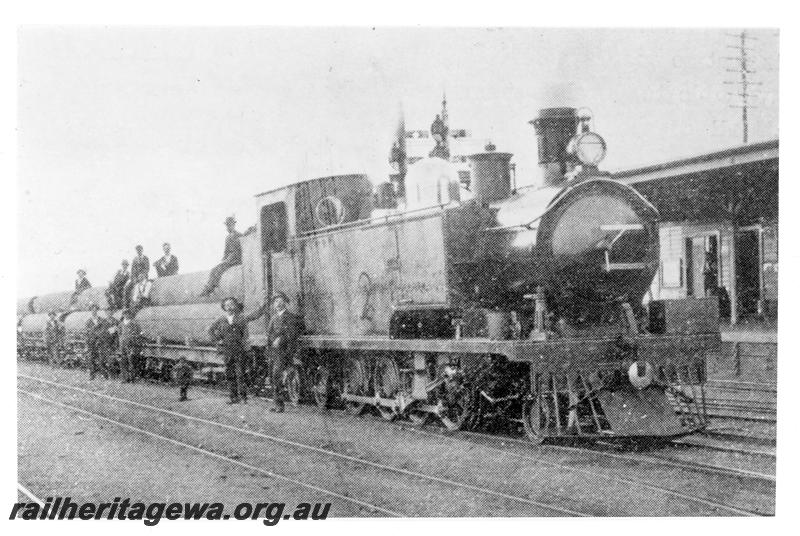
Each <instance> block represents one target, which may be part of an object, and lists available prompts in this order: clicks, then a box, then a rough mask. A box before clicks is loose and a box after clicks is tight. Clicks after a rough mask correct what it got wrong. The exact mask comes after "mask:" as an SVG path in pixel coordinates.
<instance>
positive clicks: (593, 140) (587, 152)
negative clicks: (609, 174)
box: [568, 132, 606, 166]
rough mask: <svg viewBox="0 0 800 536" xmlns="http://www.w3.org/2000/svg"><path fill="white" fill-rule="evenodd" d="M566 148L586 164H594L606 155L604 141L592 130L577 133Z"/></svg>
mask: <svg viewBox="0 0 800 536" xmlns="http://www.w3.org/2000/svg"><path fill="white" fill-rule="evenodd" d="M568 150H569V151H570V152H572V153H573V154H574V155H575V156H576V157H577V158H578V160H580V162H581V163H582V164H584V165H587V166H596V165H597V164H599V163H600V162H602V161H603V159H604V158H605V157H606V141H605V140H604V139H603V138H602V137H600V135H599V134H596V133H594V132H584V133H583V134H578V135H577V136H575V137H574V138H572V140H571V141H570V144H569V147H568Z"/></svg>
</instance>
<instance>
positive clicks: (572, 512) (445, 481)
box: [18, 374, 743, 517]
mask: <svg viewBox="0 0 800 536" xmlns="http://www.w3.org/2000/svg"><path fill="white" fill-rule="evenodd" d="M18 376H19V377H21V378H24V379H28V380H32V381H38V382H40V383H44V384H48V385H51V386H55V387H58V388H61V389H69V390H73V391H76V392H80V393H83V394H86V395H93V396H96V397H98V398H103V399H106V400H111V401H114V402H119V403H122V404H128V405H131V406H134V407H137V408H141V409H146V410H149V411H154V412H158V413H161V414H164V415H170V416H172V417H178V418H182V419H186V420H188V421H193V422H196V423H202V424H205V425H209V426H214V427H217V428H220V429H223V430H226V431H228V432H236V433H241V434H245V435H249V436H252V437H257V438H259V439H263V440H267V441H271V442H274V443H279V444H282V445H285V446H290V447H294V448H297V449H301V450H306V451H311V452H314V453H316V454H323V455H325V456H329V457H333V458H336V459H338V460H343V461H346V462H349V463H352V464H355V465H360V466H362V467H363V466H366V467H370V468H372V469H377V470H380V471H384V472H387V473H393V474H394V475H403V476H405V477H412V478H416V479H421V480H426V481H429V482H434V483H436V484H439V485H444V486H449V487H451V488H460V489H464V490H468V491H471V492H475V493H479V494H482V495H488V496H492V497H495V498H499V499H503V500H507V501H513V502H517V503H521V504H525V505H527V506H533V507H536V508H539V509H541V510H545V511H548V512H550V513H555V514H557V515H566V516H579V517H584V516H590V515H592V514H591V512H582V511H579V510H576V509H571V508H565V507H562V506H559V505H554V504H547V503H544V502H541V501H536V500H532V499H529V498H526V497H523V496H521V495H514V494H510V493H506V492H502V491H498V490H495V489H491V488H488V487H482V486H476V485H473V484H469V483H466V482H460V481H456V480H453V479H449V478H443V477H439V476H436V475H431V474H426V473H422V472H418V471H413V470H409V469H405V468H402V467H395V466H391V465H387V464H382V463H377V462H373V461H370V460H366V459H363V458H359V457H357V456H352V455H349V454H344V453H341V452H338V451H334V450H332V449H326V448H322V447H317V446H314V445H308V444H305V443H301V442H298V441H293V440H290V439H286V438H281V437H278V436H274V435H270V434H266V433H263V432H258V431H255V430H250V429H246V428H242V427H239V426H233V425H229V424H225V423H221V422H218V421H213V420H209V419H204V418H201V417H195V416H192V415H187V414H185V413H181V412H176V411H172V410H168V409H165V408H160V407H157V406H153V405H150V404H144V403H141V402H136V401H133V400H129V399H126V398H121V397H115V396H112V395H108V394H105V393H97V392H94V391H91V390H89V389H83V388H80V387H76V386H72V385H68V384H64V383H61V382H52V381H49V380H44V379H42V378H36V377H33V376H27V375H23V374H19V375H18ZM18 390H20V391H21V392H23V393H25V394H28V395H31V396H36V397H37V398H42V399H44V398H45V397H41V396H40V395H35V394H34V393H31V392H28V391H24V390H21V389H18ZM46 401H47V402H50V403H55V404H56V405H59V406H62V407H67V408H69V409H72V410H75V411H78V412H82V413H85V414H89V415H91V416H95V417H97V418H99V419H101V420H106V421H109V422H112V423H115V424H117V425H119V426H123V427H125V428H128V429H131V430H136V431H139V432H142V433H146V435H149V436H151V437H156V438H160V439H164V440H166V441H169V442H171V443H173V444H180V445H182V446H187V448H191V449H192V450H195V451H197V452H203V453H209V455H211V454H214V457H219V456H221V455H217V454H216V453H212V452H211V451H207V450H205V449H202V448H199V447H195V446H193V445H189V444H188V443H183V442H180V441H176V440H173V439H171V438H168V437H166V436H162V435H161V434H155V433H153V432H149V431H147V430H144V429H141V428H138V427H134V426H131V425H128V424H125V423H122V422H120V421H117V420H115V419H110V418H108V417H106V416H103V415H100V414H98V413H95V412H91V411H88V410H85V409H83V408H79V407H77V406H73V405H71V404H63V403H60V402H56V401H53V400H50V399H47V400H46ZM222 457H223V458H226V459H228V458H227V457H224V456H222ZM231 460H232V461H237V460H233V459H232V458H231ZM237 463H238V462H237ZM249 467H252V466H249ZM249 467H248V468H249ZM259 472H262V473H265V474H266V473H270V472H269V471H266V472H265V471H264V470H259ZM278 478H279V479H283V478H280V477H278ZM298 483H299V484H300V485H304V487H310V486H309V485H308V484H306V483H300V482H299V481H298ZM317 491H325V492H328V491H330V490H323V489H322V488H319V489H317ZM344 497H346V496H344ZM401 515H402V514H401ZM740 515H743V514H740ZM406 517H408V516H406Z"/></svg>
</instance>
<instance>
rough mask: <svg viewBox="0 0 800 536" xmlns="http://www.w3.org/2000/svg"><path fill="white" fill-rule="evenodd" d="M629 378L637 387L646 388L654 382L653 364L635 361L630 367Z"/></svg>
mask: <svg viewBox="0 0 800 536" xmlns="http://www.w3.org/2000/svg"><path fill="white" fill-rule="evenodd" d="M628 379H629V380H630V382H631V385H633V386H634V387H636V388H637V389H644V388H645V387H647V386H649V385H650V384H651V383H653V365H651V364H650V363H648V362H647V361H634V363H633V364H632V365H631V366H630V368H629V369H628Z"/></svg>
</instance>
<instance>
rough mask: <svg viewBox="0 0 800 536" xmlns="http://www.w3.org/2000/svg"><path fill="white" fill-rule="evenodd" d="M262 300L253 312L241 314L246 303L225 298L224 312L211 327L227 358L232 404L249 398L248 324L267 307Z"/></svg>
mask: <svg viewBox="0 0 800 536" xmlns="http://www.w3.org/2000/svg"><path fill="white" fill-rule="evenodd" d="M267 307H268V305H267V304H266V303H264V304H262V305H261V307H259V308H258V309H257V310H255V311H254V312H252V313H250V314H248V315H242V310H243V309H244V306H243V305H242V304H241V303H239V300H237V299H236V298H233V297H231V298H225V299H224V300H222V309H223V310H224V311H225V316H223V317H222V318H219V319H218V320H217V321H216V322H214V323H213V324H212V325H211V327H210V328H209V330H208V333H209V335H210V336H211V340H213V341H215V342H216V343H217V351H218V352H219V353H220V354H221V355H222V358H223V360H224V361H225V376H226V378H227V380H228V385H229V387H230V395H231V399H230V402H229V403H230V404H237V403H238V402H240V401H241V402H244V403H246V402H247V387H246V385H245V379H244V366H245V362H246V360H247V339H248V333H247V324H249V323H250V322H252V321H253V320H255V319H257V318H259V317H260V316H261V315H263V314H264V313H265V312H266V311H267Z"/></svg>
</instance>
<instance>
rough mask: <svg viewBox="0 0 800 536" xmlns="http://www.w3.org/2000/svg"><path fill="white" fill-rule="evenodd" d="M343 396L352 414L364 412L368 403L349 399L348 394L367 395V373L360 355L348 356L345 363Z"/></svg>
mask: <svg viewBox="0 0 800 536" xmlns="http://www.w3.org/2000/svg"><path fill="white" fill-rule="evenodd" d="M343 384H344V385H343V386H342V397H343V398H344V407H345V409H346V410H347V412H348V413H350V414H352V415H361V414H362V413H364V409H365V408H366V404H365V403H363V402H358V401H355V400H347V398H346V397H347V395H355V396H365V395H366V391H367V373H366V366H365V364H364V360H363V359H362V358H360V357H348V358H347V359H346V361H345V364H344V378H343Z"/></svg>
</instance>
